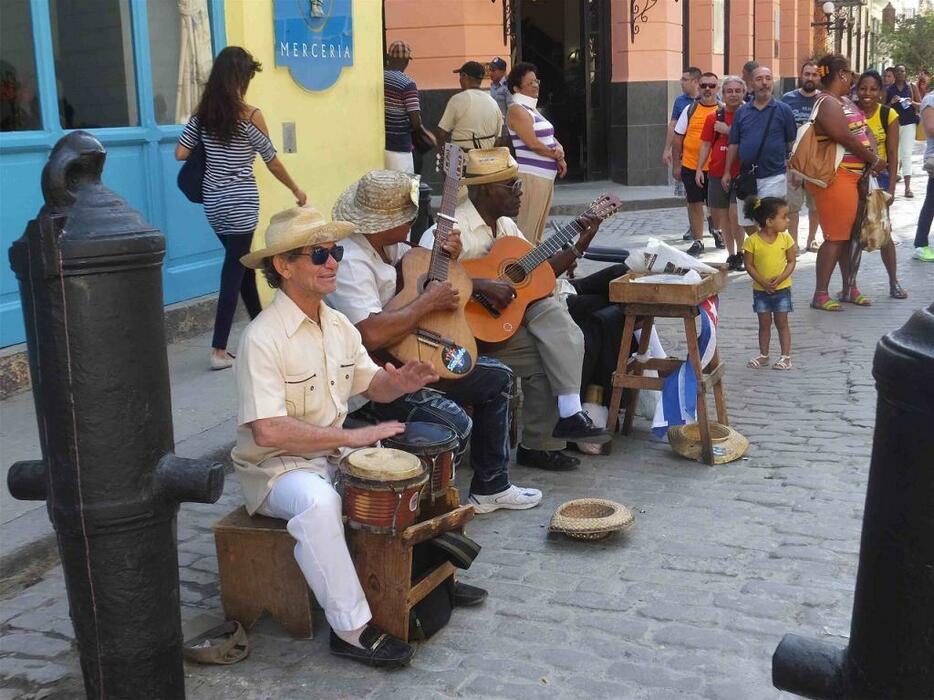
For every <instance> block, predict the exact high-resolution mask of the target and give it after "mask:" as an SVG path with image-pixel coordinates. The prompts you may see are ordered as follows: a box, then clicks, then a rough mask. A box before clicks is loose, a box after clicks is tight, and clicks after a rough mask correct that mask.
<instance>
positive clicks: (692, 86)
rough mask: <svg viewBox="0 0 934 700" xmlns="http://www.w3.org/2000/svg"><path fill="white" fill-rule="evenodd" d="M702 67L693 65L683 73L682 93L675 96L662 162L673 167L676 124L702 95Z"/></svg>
mask: <svg viewBox="0 0 934 700" xmlns="http://www.w3.org/2000/svg"><path fill="white" fill-rule="evenodd" d="M701 72H702V71H701V69H700V68H695V67H694V66H691V67H690V68H688V69H687V70H686V71H684V72H683V73H682V74H681V94H680V95H678V96H677V97H676V98H675V103H674V105H673V106H672V108H671V118H670V119H669V120H668V136H667V138H666V139H665V150H664V151H662V163H664V164H665V165H666V166H667V167H669V168H670V167H671V143H672V141H673V140H674V138H675V124H677V123H678V117H680V116H681V112H683V111H684V108H685V107H687V106H688V105H689V104H691V103H692V102H694V101H695V100H696V99H697V98H698V96H699V95H700V77H701Z"/></svg>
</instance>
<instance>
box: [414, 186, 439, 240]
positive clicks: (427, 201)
mask: <svg viewBox="0 0 934 700" xmlns="http://www.w3.org/2000/svg"><path fill="white" fill-rule="evenodd" d="M434 223H435V217H434V216H432V215H431V185H429V184H428V183H426V182H422V183H420V184H419V186H418V215H417V216H416V217H415V221H413V222H412V230H411V231H410V232H409V239H410V240H411V241H412V243H413V244H415V245H418V242H419V241H420V240H421V238H422V234H423V233H425V231H427V230H428V229H429V228H431V227H432V225H433V224H434Z"/></svg>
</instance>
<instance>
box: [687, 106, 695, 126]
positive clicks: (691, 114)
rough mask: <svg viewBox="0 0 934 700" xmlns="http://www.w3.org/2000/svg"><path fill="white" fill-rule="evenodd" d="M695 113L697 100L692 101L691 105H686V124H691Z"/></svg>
mask: <svg viewBox="0 0 934 700" xmlns="http://www.w3.org/2000/svg"><path fill="white" fill-rule="evenodd" d="M696 111H697V100H694V101H693V102H692V103H691V104H689V105H688V123H689V124H690V123H691V117H693V116H694V112H696Z"/></svg>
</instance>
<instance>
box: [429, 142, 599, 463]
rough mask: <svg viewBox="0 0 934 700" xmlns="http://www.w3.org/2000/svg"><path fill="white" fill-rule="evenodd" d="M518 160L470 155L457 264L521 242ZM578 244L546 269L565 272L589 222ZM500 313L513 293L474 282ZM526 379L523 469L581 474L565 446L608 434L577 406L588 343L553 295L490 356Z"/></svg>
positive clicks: (588, 224)
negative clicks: (501, 242)
mask: <svg viewBox="0 0 934 700" xmlns="http://www.w3.org/2000/svg"><path fill="white" fill-rule="evenodd" d="M517 172H518V168H517V165H516V161H515V160H514V159H513V158H512V157H511V156H510V155H509V149H507V148H491V149H478V150H474V151H470V152H469V153H468V160H467V172H466V174H465V176H464V178H463V180H462V182H463V184H465V185H467V191H468V198H467V199H466V200H465V201H464V202H462V203H461V204H460V205H458V207H457V209H456V210H455V213H454V217H455V218H456V219H457V222H458V226H459V228H460V234H461V235H460V238H461V247H462V252H461V255H460V256H459V259H460V260H466V259H471V258H478V257H481V256H483V255H485V254H486V253H487V252H488V251H489V249H490V247H491V246H492V245H493V243H494V241H495V240H496V238H497V237H500V236H521V237H523V238H524V236H523V235H522V232H521V231H519V229H518V227H517V226H516V224H515V222H514V221H513V220H512V218H510V217H514V216H516V215H517V214H518V212H519V203H520V201H521V200H520V198H521V185H519V184H517V183H519V180H518V179H517ZM581 223H582V224H583V225H584V230H583V232H582V233H581V236H580V238H579V239H578V242H577V243H576V244H575V245H574V246H572V247H570V248H568V249H567V250H562V251H560V252H558V253H556V254H555V255H553V256H552V257H551V258H549V260H548V263H549V264H550V265H551V267H552V269H553V270H554V273H555V275H560V274H562V273H564V272H565V271H566V270H567V269H568V268H569V267H570V266H571V265H572V263H574V262H575V261H576V260H577V259H578V258H580V257H581V256H582V255H583V251H584V250H585V249H586V248H587V246H589V245H590V242H591V241H592V240H593V237H594V236H595V235H596V233H597V229H598V227H599V222H598V221H595V220H593V219H589V218H588V219H584V220H583V221H582V222H581ZM419 245H421V246H423V247H426V248H430V247H432V246H433V245H434V228H431V229H428V230H427V231H426V232H425V233H424V235H423V236H422V238H421V240H420V241H419ZM478 291H479V292H482V293H483V295H484V296H485V297H486V298H487V299H488V300H489V301H490V302H491V303H492V304H493V305H495V306H496V307H498V308H500V309H502V308H505V307H506V306H508V305H509V304H510V303H511V302H512V300H513V299H514V298H515V291H514V289H513V287H512V285H510V284H509V283H507V282H503V281H500V280H478V279H475V280H474V292H478ZM487 354H489V355H490V356H492V357H495V358H496V359H499V360H501V361H502V362H504V363H505V364H506V365H508V366H509V367H510V368H511V369H512V370H513V372H514V373H515V374H516V375H517V376H519V377H521V379H522V393H523V397H524V400H523V410H522V423H523V426H522V428H523V429H522V442H521V444H520V445H519V449H518V450H517V452H516V461H517V462H518V463H519V464H522V465H524V466H530V467H537V468H540V469H547V470H551V471H567V470H571V469H576V468H577V466H578V464H579V463H580V460H578V459H577V458H575V457H572V456H570V455H568V454H565V453H564V452H562V450H563V449H564V448H565V447H566V446H567V442H568V441H573V442H587V443H603V442H607V441H609V440H610V435H609V434H608V433H606V431H604V430H602V429H600V428H597V427H596V426H594V424H593V422H592V421H591V420H590V418H589V417H588V415H587V414H586V413H585V412H584V411H583V409H582V407H581V401H580V389H581V385H580V383H581V363H582V361H583V356H584V337H583V334H582V333H581V330H580V328H579V327H578V326H577V324H576V323H575V322H574V320H573V319H572V318H571V316H570V314H569V313H568V308H567V306H566V304H564V303H563V302H561V301H559V299H558V298H557V296H556V295H551V296H548V297H545V298H544V299H541V300H539V301H536V302H535V303H533V304H531V305H530V306H529V308H528V309H527V310H526V314H525V318H524V319H523V322H522V326H521V327H520V328H519V330H518V331H516V333H515V334H514V335H513V336H512V337H511V338H509V340H507V341H506V342H505V343H501V344H498V345H496V346H493V347H491V348H489V349H488V350H487Z"/></svg>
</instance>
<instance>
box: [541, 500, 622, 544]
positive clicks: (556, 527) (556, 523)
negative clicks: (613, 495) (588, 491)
mask: <svg viewBox="0 0 934 700" xmlns="http://www.w3.org/2000/svg"><path fill="white" fill-rule="evenodd" d="M633 523H635V517H634V516H633V514H632V511H631V510H629V509H628V508H627V507H626V506H624V505H622V504H621V503H617V502H615V501H608V500H606V499H603V498H578V499H576V500H573V501H568V502H567V503H562V504H561V505H560V506H558V509H557V510H556V511H555V514H554V515H553V516H551V524H550V525H549V526H548V528H549V529H550V530H551V531H552V532H563V533H564V534H565V535H567V536H568V537H573V538H575V539H580V540H602V539H603V538H604V537H609V536H610V535H611V534H613V533H614V532H616V531H617V530H623V531H625V530H628V529H629V528H631V527H632V526H633Z"/></svg>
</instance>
